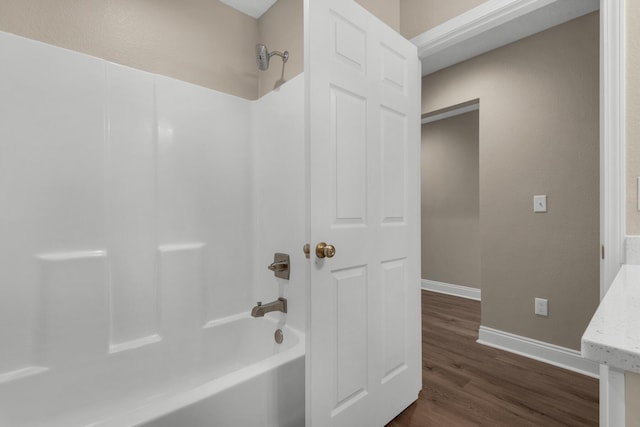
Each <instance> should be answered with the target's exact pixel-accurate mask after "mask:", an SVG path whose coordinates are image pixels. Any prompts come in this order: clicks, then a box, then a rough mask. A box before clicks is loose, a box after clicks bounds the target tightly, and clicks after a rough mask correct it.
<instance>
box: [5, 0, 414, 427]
mask: <svg viewBox="0 0 640 427" xmlns="http://www.w3.org/2000/svg"><path fill="white" fill-rule="evenodd" d="M304 7H305V41H306V48H305V72H304V73H303V74H300V75H299V76H297V77H295V78H293V79H291V80H289V81H287V82H286V83H284V84H283V82H282V81H279V82H278V88H277V89H276V90H274V91H273V92H271V93H269V94H267V95H265V96H263V97H262V98H260V99H259V100H257V101H248V100H245V99H240V98H237V97H234V96H230V95H227V94H223V93H219V92H216V91H213V90H209V89H205V88H202V87H198V86H195V85H191V84H188V83H184V82H181V81H177V80H174V79H171V78H168V77H163V76H160V75H154V74H150V73H147V72H143V71H139V70H135V69H131V68H127V67H124V66H120V65H116V64H113V63H109V62H107V61H105V60H101V59H98V58H94V57H91V56H87V55H84V54H80V53H76V52H72V51H68V50H65V49H61V48H57V47H53V46H50V45H47V44H44V43H40V42H36V41H33V40H29V39H25V38H22V37H18V36H14V35H11V34H6V33H0V52H2V55H0V70H2V73H1V74H2V75H1V77H0V174H1V175H0V206H2V211H1V212H0V235H1V236H2V240H0V266H1V268H0V283H1V286H0V340H1V342H2V346H1V347H0V427H80V426H94V427H128V426H148V427H177V426H184V427H204V426H210V425H215V426H221V427H233V426H261V427H300V426H302V425H307V426H315V427H330V426H354V425H371V426H376V425H384V424H386V423H387V422H388V421H389V420H391V419H392V418H393V417H394V416H395V415H397V414H398V413H399V412H400V411H402V410H403V409H404V408H405V407H407V406H408V405H409V404H410V403H411V402H413V401H414V400H415V399H416V398H417V394H418V391H419V390H420V387H421V381H420V379H421V354H420V281H419V277H420V276H419V265H420V262H419V235H420V230H419V223H420V214H419V200H420V196H419V159H420V156H419V145H420V141H419V132H420V120H419V119H420V114H419V111H420V106H419V97H420V62H419V60H418V57H417V52H416V48H415V46H413V45H412V44H411V43H410V42H408V41H407V40H406V39H404V38H402V37H401V36H400V35H399V34H397V33H396V32H394V31H393V30H391V29H389V28H388V27H386V26H385V25H384V24H383V23H382V22H381V21H380V20H378V19H377V18H375V17H373V16H372V15H371V14H370V13H368V12H367V11H366V10H364V9H363V8H362V7H360V6H359V5H357V4H356V3H355V2H352V1H345V0H322V1H320V0H317V1H316V0H313V1H311V0H309V1H305V3H304ZM249 55H251V52H249ZM255 56H256V57H255V59H256V61H257V68H258V70H265V69H267V68H268V67H269V63H270V60H271V59H273V56H277V57H279V58H280V59H281V60H282V62H280V61H277V64H278V65H279V66H280V65H281V66H284V63H285V62H286V61H287V60H288V59H289V53H288V52H287V51H284V52H276V51H271V52H270V51H269V50H268V49H267V47H266V46H265V45H262V44H259V45H257V46H256V50H255ZM275 64H276V62H271V66H274V65H275ZM310 70H313V71H312V72H310ZM258 72H260V71H258ZM303 247H304V250H303Z"/></svg>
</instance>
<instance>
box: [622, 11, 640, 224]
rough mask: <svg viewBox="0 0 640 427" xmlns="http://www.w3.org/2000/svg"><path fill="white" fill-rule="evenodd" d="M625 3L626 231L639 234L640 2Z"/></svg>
mask: <svg viewBox="0 0 640 427" xmlns="http://www.w3.org/2000/svg"><path fill="white" fill-rule="evenodd" d="M625 5H626V11H625V12H626V28H627V30H626V31H627V34H626V39H625V43H626V61H627V63H626V68H625V72H626V85H627V89H626V91H625V96H626V99H625V102H626V104H627V105H626V135H625V137H626V141H627V142H626V144H627V149H626V151H627V152H626V173H627V234H632V235H638V234H640V211H638V184H637V178H638V177H639V176H640V120H638V116H639V115H640V4H639V2H637V1H633V0H628V1H626V2H625Z"/></svg>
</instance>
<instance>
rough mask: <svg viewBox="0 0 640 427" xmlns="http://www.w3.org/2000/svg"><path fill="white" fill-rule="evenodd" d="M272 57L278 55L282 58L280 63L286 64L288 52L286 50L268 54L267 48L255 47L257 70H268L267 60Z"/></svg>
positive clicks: (263, 46)
mask: <svg viewBox="0 0 640 427" xmlns="http://www.w3.org/2000/svg"><path fill="white" fill-rule="evenodd" d="M273 55H278V56H281V57H282V62H283V63H284V62H287V60H288V59H289V52H287V51H286V50H285V51H284V52H278V51H273V52H269V51H268V50H267V47H266V46H265V45H263V44H261V43H260V44H257V45H256V62H257V63H258V69H259V70H261V71H265V70H267V69H268V68H269V60H270V59H271V57H272V56H273Z"/></svg>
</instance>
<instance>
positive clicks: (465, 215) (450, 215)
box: [421, 111, 481, 288]
mask: <svg viewBox="0 0 640 427" xmlns="http://www.w3.org/2000/svg"><path fill="white" fill-rule="evenodd" d="M478 126H479V114H478V111H473V112H470V113H466V114H462V115H459V116H455V117H451V118H448V119H444V120H438V121H436V122H433V123H429V124H426V125H423V126H422V186H421V191H422V278H423V279H429V280H435V281H437V282H444V283H450V284H455V285H462V286H469V287H473V288H480V283H481V281H480V205H479V196H480V189H479V158H478V154H479V152H478V149H479V144H478V142H479V141H478V138H479V135H478V130H479V128H478Z"/></svg>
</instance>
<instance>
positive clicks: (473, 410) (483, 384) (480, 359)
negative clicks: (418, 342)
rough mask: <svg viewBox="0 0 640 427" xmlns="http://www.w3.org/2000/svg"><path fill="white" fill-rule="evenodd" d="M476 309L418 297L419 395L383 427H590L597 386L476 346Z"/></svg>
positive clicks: (473, 304)
mask: <svg viewBox="0 0 640 427" xmlns="http://www.w3.org/2000/svg"><path fill="white" fill-rule="evenodd" d="M479 326H480V303H479V302H477V301H472V300H468V299H463V298H458V297H453V296H448V295H442V294H437V293H433V292H427V291H423V292H422V391H421V392H420V395H419V399H418V401H417V402H415V403H413V404H412V405H411V406H409V407H408V408H407V409H406V410H405V411H404V412H402V413H401V414H400V415H398V416H397V417H396V418H395V419H393V420H392V421H391V422H390V423H389V424H387V427H426V426H429V427H430V426H447V427H466V426H492V427H493V426H509V427H520V426H523V427H524V426H545V427H549V426H580V427H582V426H597V425H598V381H597V380H595V379H593V378H590V377H586V376H583V375H580V374H577V373H574V372H571V371H567V370H565V369H561V368H556V367H554V366H551V365H548V364H546V363H542V362H538V361H535V360H532V359H528V358H525V357H522V356H518V355H515V354H512V353H509V352H505V351H501V350H497V349H493V348H491V347H487V346H484V345H481V344H477V343H476V342H475V341H476V339H478V327H479Z"/></svg>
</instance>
